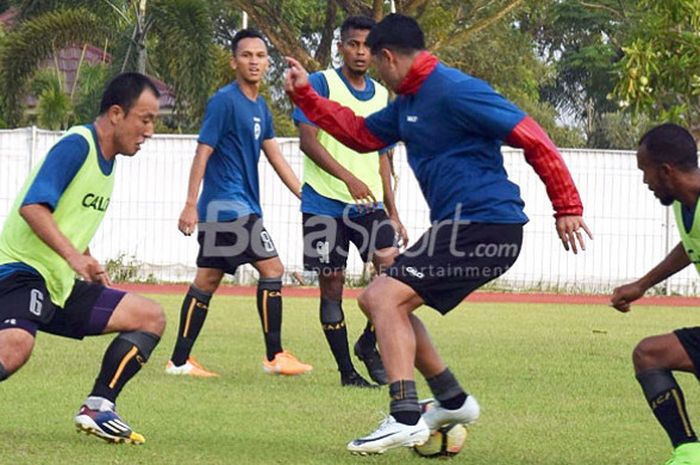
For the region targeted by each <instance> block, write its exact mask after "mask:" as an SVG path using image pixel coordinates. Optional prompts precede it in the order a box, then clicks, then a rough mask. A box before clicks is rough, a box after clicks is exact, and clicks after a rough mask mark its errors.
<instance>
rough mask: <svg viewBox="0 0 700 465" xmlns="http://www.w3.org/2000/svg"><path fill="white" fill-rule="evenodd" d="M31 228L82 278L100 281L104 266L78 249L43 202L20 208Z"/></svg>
mask: <svg viewBox="0 0 700 465" xmlns="http://www.w3.org/2000/svg"><path fill="white" fill-rule="evenodd" d="M19 213H20V215H22V218H24V221H26V222H27V224H28V225H29V227H30V228H32V230H33V231H34V232H35V233H36V235H37V236H39V238H41V240H42V241H44V242H45V243H46V245H48V246H49V247H51V248H52V249H53V250H54V251H55V252H56V253H57V254H59V255H60V256H61V257H63V259H64V260H66V262H68V264H69V265H70V267H71V268H72V269H73V271H75V272H76V273H77V274H78V275H79V276H80V277H81V278H83V279H84V280H86V281H89V282H93V281H95V282H100V279H101V276H100V274H101V273H104V268H102V265H100V264H99V263H98V262H97V260H95V259H94V258H93V257H92V256H90V255H85V254H83V253H81V252H80V251H78V250H76V248H75V247H73V244H71V242H70V240H68V238H67V237H66V236H65V235H63V233H62V232H61V231H60V229H58V225H56V221H55V220H54V218H53V215H52V214H51V210H49V208H48V207H46V206H45V205H42V204H30V205H25V206H23V207H22V208H20V210H19Z"/></svg>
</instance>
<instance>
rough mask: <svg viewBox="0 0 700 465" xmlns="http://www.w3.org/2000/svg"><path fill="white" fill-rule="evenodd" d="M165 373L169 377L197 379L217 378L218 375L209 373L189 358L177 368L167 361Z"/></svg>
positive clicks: (193, 359) (192, 358)
mask: <svg viewBox="0 0 700 465" xmlns="http://www.w3.org/2000/svg"><path fill="white" fill-rule="evenodd" d="M165 372H166V373H167V374H169V375H185V376H196V377H198V378H215V377H217V376H219V374H218V373H215V372H213V371H209V370H207V369H206V368H204V367H203V366H202V365H200V364H199V362H197V360H195V358H194V357H189V358H188V359H187V362H185V364H184V365H179V366H176V365H175V364H173V362H172V361H171V360H168V365H167V366H166V367H165Z"/></svg>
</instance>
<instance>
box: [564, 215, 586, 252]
mask: <svg viewBox="0 0 700 465" xmlns="http://www.w3.org/2000/svg"><path fill="white" fill-rule="evenodd" d="M556 227H557V234H559V239H561V243H562V244H563V245H564V249H566V250H567V251H568V250H569V248H571V249H572V250H573V252H574V253H578V248H577V246H576V242H577V241H578V244H579V245H578V246H579V247H581V250H586V243H585V242H584V240H583V234H581V230H582V229H583V230H584V231H585V232H586V234H588V237H589V238H590V239H591V240H593V234H591V230H590V229H588V226H586V223H585V222H584V221H583V217H581V216H575V215H570V216H560V217H559V218H557V221H556Z"/></svg>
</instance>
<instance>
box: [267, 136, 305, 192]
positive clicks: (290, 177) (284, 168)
mask: <svg viewBox="0 0 700 465" xmlns="http://www.w3.org/2000/svg"><path fill="white" fill-rule="evenodd" d="M262 149H263V153H264V154H265V156H266V157H267V160H268V161H269V162H270V164H271V165H272V168H273V169H274V170H275V172H276V173H277V176H279V177H280V179H281V180H282V182H283V183H284V185H285V186H287V189H289V190H290V191H291V192H292V194H294V195H295V196H296V197H297V198H301V194H300V192H301V181H299V178H298V177H297V175H296V174H294V171H293V170H292V167H291V166H289V163H287V160H286V159H285V158H284V156H283V155H282V151H281V150H280V146H279V144H278V143H277V140H275V139H274V138H272V139H266V140H264V141H263V143H262Z"/></svg>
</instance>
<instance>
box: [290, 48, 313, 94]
mask: <svg viewBox="0 0 700 465" xmlns="http://www.w3.org/2000/svg"><path fill="white" fill-rule="evenodd" d="M284 58H285V59H286V60H287V66H289V69H288V70H287V75H286V76H285V79H284V90H285V91H286V92H287V93H293V92H294V91H295V90H296V89H300V88H302V87H304V86H306V85H307V84H308V83H309V73H307V72H306V70H305V69H304V67H303V66H302V65H301V63H299V62H298V61H297V60H295V59H294V58H292V57H284Z"/></svg>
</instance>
